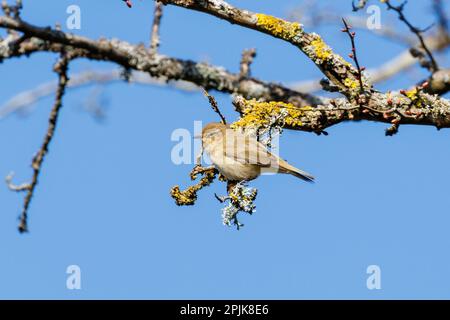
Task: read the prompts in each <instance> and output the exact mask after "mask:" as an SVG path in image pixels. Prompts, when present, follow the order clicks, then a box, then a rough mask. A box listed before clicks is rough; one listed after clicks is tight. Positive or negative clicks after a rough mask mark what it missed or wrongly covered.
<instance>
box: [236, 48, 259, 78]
mask: <svg viewBox="0 0 450 320" xmlns="http://www.w3.org/2000/svg"><path fill="white" fill-rule="evenodd" d="M255 57H256V49H246V50H244V51H243V52H242V58H241V65H240V73H239V75H240V77H241V78H248V77H250V65H251V64H252V63H253V59H254V58H255Z"/></svg>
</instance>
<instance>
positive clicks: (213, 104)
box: [203, 90, 227, 124]
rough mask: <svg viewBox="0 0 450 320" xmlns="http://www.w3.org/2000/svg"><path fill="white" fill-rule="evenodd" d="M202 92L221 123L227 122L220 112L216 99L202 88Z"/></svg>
mask: <svg viewBox="0 0 450 320" xmlns="http://www.w3.org/2000/svg"><path fill="white" fill-rule="evenodd" d="M203 93H204V94H205V96H206V97H207V98H208V101H209V104H210V105H211V108H212V109H213V110H214V112H215V113H217V114H218V115H219V117H220V120H221V122H222V123H223V124H227V120H226V119H225V117H224V116H223V114H222V112H220V109H219V105H218V104H217V101H216V99H215V98H214V97H213V96H212V95H210V94H209V93H208V91H206V90H203Z"/></svg>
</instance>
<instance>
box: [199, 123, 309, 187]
mask: <svg viewBox="0 0 450 320" xmlns="http://www.w3.org/2000/svg"><path fill="white" fill-rule="evenodd" d="M201 139H202V150H201V152H200V154H199V157H197V164H198V163H199V158H200V161H201V156H202V154H203V152H204V151H205V152H206V154H207V155H208V156H209V158H210V160H211V162H212V164H213V165H214V166H215V167H216V168H217V170H218V171H219V172H220V173H221V174H222V175H223V176H224V177H225V178H226V179H227V181H228V182H241V181H250V180H253V179H256V178H257V177H258V176H260V175H261V173H262V172H275V173H284V174H291V175H293V176H295V177H297V178H299V179H302V180H304V181H308V182H314V177H313V176H312V175H311V174H309V173H307V172H305V171H302V170H300V169H298V168H296V167H294V166H292V165H290V164H289V163H287V162H286V161H285V160H283V159H281V158H279V157H278V156H277V155H275V154H272V153H271V152H270V151H269V150H267V148H266V146H264V144H262V143H261V142H259V141H258V140H257V139H256V137H255V136H254V135H250V134H248V133H246V132H245V131H242V130H235V129H232V128H231V127H230V125H227V124H223V123H219V122H212V123H208V124H207V125H205V126H204V128H203V130H202V134H201ZM233 185H234V184H233Z"/></svg>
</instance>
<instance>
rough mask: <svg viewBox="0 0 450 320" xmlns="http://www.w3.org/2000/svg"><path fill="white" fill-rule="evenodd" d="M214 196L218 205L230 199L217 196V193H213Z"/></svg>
mask: <svg viewBox="0 0 450 320" xmlns="http://www.w3.org/2000/svg"><path fill="white" fill-rule="evenodd" d="M214 196H215V197H216V199H217V200H219V202H220V203H224V202H225V201H227V200H229V199H231V198H230V197H229V196H218V195H217V193H214Z"/></svg>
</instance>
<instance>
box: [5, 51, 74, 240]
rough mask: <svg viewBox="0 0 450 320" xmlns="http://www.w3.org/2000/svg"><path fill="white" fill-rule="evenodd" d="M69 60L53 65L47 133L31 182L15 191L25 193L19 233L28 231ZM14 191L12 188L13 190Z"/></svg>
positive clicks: (65, 82)
mask: <svg viewBox="0 0 450 320" xmlns="http://www.w3.org/2000/svg"><path fill="white" fill-rule="evenodd" d="M69 61H70V58H69V57H68V56H67V55H62V56H61V59H60V60H59V61H58V63H57V64H56V65H55V68H54V70H55V72H56V73H57V74H58V76H59V81H58V89H57V91H56V96H55V104H54V105H53V108H52V111H51V112H50V116H49V119H48V128H47V133H46V134H45V137H44V141H43V143H42V145H41V147H40V149H39V151H38V152H37V154H36V155H35V156H34V157H33V160H32V163H31V167H32V168H33V177H32V179H31V182H30V183H29V184H23V185H21V186H18V187H17V188H16V189H17V190H16V191H26V192H27V193H26V195H25V199H24V204H23V210H22V214H21V216H20V223H19V231H20V232H21V233H22V232H26V231H28V225H27V220H28V209H29V207H30V203H31V199H32V198H33V195H34V191H35V189H36V186H37V184H38V178H39V174H40V172H41V169H42V163H43V162H44V157H45V155H46V154H47V152H48V147H49V145H50V142H51V141H52V139H53V137H54V133H55V129H56V124H57V122H58V116H59V111H60V110H61V107H62V98H63V96H64V93H65V90H66V84H67V81H68V77H67V70H68V65H69ZM11 179H12V177H11V176H9V177H7V182H8V185H9V187H10V188H11V186H13V185H12V183H11ZM13 189H14V188H13Z"/></svg>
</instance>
